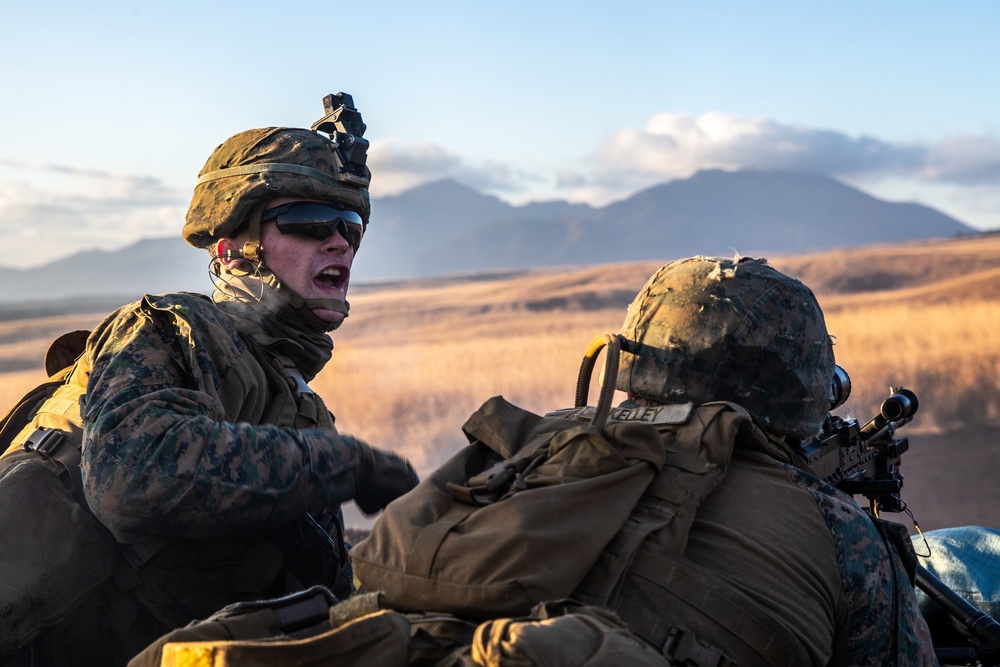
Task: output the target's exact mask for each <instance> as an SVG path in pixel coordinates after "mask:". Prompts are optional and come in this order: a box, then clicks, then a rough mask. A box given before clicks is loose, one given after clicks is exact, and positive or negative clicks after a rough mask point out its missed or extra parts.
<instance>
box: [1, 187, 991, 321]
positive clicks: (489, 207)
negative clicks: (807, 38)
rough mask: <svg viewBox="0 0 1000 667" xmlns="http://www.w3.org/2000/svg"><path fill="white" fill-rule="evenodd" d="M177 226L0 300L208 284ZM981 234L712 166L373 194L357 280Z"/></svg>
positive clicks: (31, 273)
mask: <svg viewBox="0 0 1000 667" xmlns="http://www.w3.org/2000/svg"><path fill="white" fill-rule="evenodd" d="M179 230H180V223H179V222H178V234H177V236H176V237H173V238H161V239H146V240H142V241H139V242H138V243H135V244H133V245H131V246H129V247H127V248H124V249H122V250H119V251H117V252H102V251H89V252H83V253H79V254H77V255H73V256H71V257H69V258H66V259H62V260H58V261H55V262H52V263H50V264H47V265H45V266H43V267H39V268H35V269H25V270H15V269H0V284H3V285H4V288H3V290H2V291H0V304H3V303H6V304H10V303H13V302H36V303H37V301H38V300H48V299H58V298H66V297H78V296H98V295H119V294H123V295H138V294H141V293H143V292H163V291H174V290H188V291H198V292H207V291H209V290H210V289H211V288H210V282H209V277H208V273H207V271H208V255H207V253H205V252H204V251H199V250H195V249H194V248H191V247H189V246H187V245H186V244H185V243H184V242H183V241H182V240H181V239H180V231H179ZM972 233H975V230H973V229H972V228H970V227H968V226H967V225H964V224H962V223H961V222H959V221H958V220H955V219H954V218H951V217H949V216H947V215H944V214H943V213H940V212H938V211H936V210H934V209H932V208H928V207H926V206H921V205H919V204H895V203H889V202H885V201H881V200H879V199H875V198H874V197H871V196H869V195H867V194H864V193H863V192H861V191H859V190H857V189H855V188H852V187H849V186H847V185H844V184H843V183H840V182H839V181H836V180H834V179H832V178H829V177H826V176H818V175H814V174H802V173H790V172H757V171H742V172H724V171H717V170H716V171H703V172H699V173H697V174H695V175H694V176H692V177H691V178H689V179H685V180H678V181H672V182H670V183H666V184H664V185H659V186H656V187H653V188H650V189H648V190H644V191H642V192H639V193H638V194H636V195H633V196H632V197H629V198H628V199H625V200H623V201H620V202H616V203H613V204H610V205H608V206H605V207H603V208H593V207H591V206H587V205H584V204H570V203H567V202H561V201H554V202H545V203H536V204H527V205H525V206H517V207H515V206H510V205H508V204H506V203H504V202H502V201H500V200H499V199H497V198H496V197H492V196H487V195H482V194H480V193H478V192H476V191H475V190H472V189H471V188H468V187H465V186H463V185H460V184H459V183H456V182H454V181H447V180H446V181H438V182H435V183H431V184H428V185H423V186H420V187H417V188H414V189H412V190H409V191H407V192H405V193H403V194H400V195H398V196H394V197H386V198H382V199H376V200H375V201H374V203H373V206H372V222H371V225H370V226H369V227H368V233H367V234H366V236H365V241H364V243H363V244H362V246H361V250H360V251H359V253H358V257H357V260H356V262H355V267H354V270H353V272H352V283H353V284H354V285H357V284H358V283H359V282H363V281H378V280H386V279H393V278H407V277H418V276H419V277H424V276H432V275H441V274H447V273H456V272H474V271H479V270H489V269H501V268H528V267H536V266H537V267H542V266H560V265H590V264H601V263H608V262H624V261H632V260H662V261H667V260H670V259H676V258H680V257H687V256H690V255H732V254H734V253H736V252H738V253H741V254H753V255H765V256H766V255H767V254H769V253H776V252H800V251H812V250H826V249H830V248H838V247H849V246H857V245H865V244H871V243H892V242H900V241H909V240H916V239H924V238H935V237H949V236H955V235H959V234H972ZM129 298H132V297H131V296H130V297H129ZM62 312H66V311H65V310H63V311H62Z"/></svg>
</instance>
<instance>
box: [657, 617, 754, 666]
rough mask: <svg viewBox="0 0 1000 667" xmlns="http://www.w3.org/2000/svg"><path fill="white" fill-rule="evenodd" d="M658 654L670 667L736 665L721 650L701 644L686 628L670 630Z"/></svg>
mask: <svg viewBox="0 0 1000 667" xmlns="http://www.w3.org/2000/svg"><path fill="white" fill-rule="evenodd" d="M660 652H661V653H662V654H663V656H664V657H665V658H667V659H668V660H669V661H670V664H671V665H677V666H678V667H735V666H736V663H735V662H733V660H732V659H731V658H730V657H729V656H727V655H726V654H725V653H723V652H722V650H721V649H718V648H716V647H714V646H708V645H706V644H703V643H702V642H701V641H699V640H698V638H697V637H696V636H695V634H694V633H693V632H691V631H690V630H688V629H686V628H678V627H674V628H671V629H670V634H669V635H667V641H665V642H663V648H662V649H661V651H660Z"/></svg>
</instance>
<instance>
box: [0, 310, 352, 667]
mask: <svg viewBox="0 0 1000 667" xmlns="http://www.w3.org/2000/svg"><path fill="white" fill-rule="evenodd" d="M164 298H165V297H153V299H159V300H162V299H164ZM149 299H150V298H149V297H147V301H146V302H145V306H147V307H149V306H152V307H154V308H156V306H155V305H154V303H153V301H150V300H149ZM162 305H163V304H161V306H162ZM157 310H160V311H161V312H165V313H167V314H168V316H170V315H169V313H170V310H169V305H167V307H160V308H157ZM86 333H87V332H74V334H72V336H70V337H68V338H67V337H63V338H60V339H59V340H57V341H56V343H54V344H53V346H52V348H51V349H50V352H49V353H48V354H47V356H46V370H48V371H49V372H50V374H51V373H53V370H52V369H53V368H54V367H58V366H59V363H60V362H65V361H66V359H67V358H69V359H73V358H74V357H75V358H76V359H77V360H76V362H75V363H73V364H72V365H70V366H69V367H67V368H63V369H62V370H61V371H58V372H56V373H55V375H53V376H52V377H50V380H49V381H48V382H47V383H45V384H43V385H42V386H41V387H39V389H38V390H36V391H35V392H32V393H31V394H29V396H33V398H34V400H33V401H31V400H29V401H26V402H22V404H20V405H19V406H15V408H14V409H13V410H12V411H11V414H10V415H9V416H8V419H7V425H8V426H10V427H11V428H5V429H4V430H3V431H2V432H0V443H2V445H3V446H5V447H6V452H5V453H4V455H3V457H2V459H0V491H2V495H3V497H4V502H3V503H0V531H2V532H3V534H4V535H6V536H8V537H7V538H6V539H5V540H3V544H2V546H0V555H2V556H3V557H2V558H0V600H3V603H2V605H0V656H2V655H4V654H5V653H7V652H10V651H13V650H15V649H17V648H19V647H21V646H24V645H25V644H27V643H29V642H31V641H32V640H34V639H35V638H36V637H38V636H39V635H42V634H43V633H44V637H43V639H41V640H39V642H36V646H35V647H34V650H35V658H36V660H38V661H39V663H40V664H66V665H69V664H75V663H74V660H76V661H79V660H82V661H83V662H81V663H80V664H97V663H100V664H112V663H120V664H124V661H125V660H126V659H127V658H128V657H129V656H130V655H132V654H134V653H136V652H138V651H139V650H141V649H142V647H144V646H145V645H147V644H148V643H149V642H151V641H153V640H154V639H155V638H156V637H158V636H160V635H162V634H163V633H164V632H166V631H168V630H170V629H172V628H175V627H179V626H183V625H185V624H187V623H188V622H190V621H191V620H192V619H195V618H204V617H207V616H208V615H209V614H211V613H213V612H214V611H216V610H218V609H219V608H221V607H223V606H225V605H227V604H230V603H232V602H234V601H238V600H244V599H260V598H264V597H273V596H276V595H281V594H284V593H287V592H289V591H293V590H299V589H301V588H303V587H304V586H308V585H312V584H314V583H318V582H319V581H323V582H325V583H326V584H327V585H328V586H330V587H331V588H332V589H334V590H335V592H336V593H337V594H338V595H341V596H345V597H346V595H348V594H349V593H350V590H351V582H349V581H343V580H340V581H338V580H337V579H336V577H337V574H338V573H339V571H340V566H341V562H342V561H346V552H344V551H343V539H342V538H343V535H342V533H341V532H339V531H342V526H341V524H340V519H339V517H325V518H321V521H323V523H324V526H323V527H321V526H320V525H319V524H318V523H317V522H316V521H314V520H313V519H312V518H311V517H308V516H306V517H303V519H302V520H301V521H299V522H297V523H294V524H292V525H289V526H285V527H283V528H281V529H278V530H276V531H272V532H270V533H268V534H258V535H253V536H251V537H248V538H246V539H225V540H211V541H195V540H184V539H170V540H168V539H150V540H145V541H142V542H139V543H134V544H128V545H125V544H119V543H117V542H116V541H115V539H114V537H113V536H112V535H111V533H110V531H108V530H107V529H106V528H105V527H104V526H103V525H102V524H101V523H100V522H99V521H98V520H97V519H96V518H95V517H94V516H93V515H92V514H91V512H90V510H89V508H88V507H87V505H86V500H85V498H84V497H83V491H82V482H81V480H80V446H81V442H82V435H83V424H82V420H81V418H80V407H79V399H80V397H81V396H82V395H83V394H84V393H85V391H86V384H87V376H88V374H89V361H88V359H87V357H86V355H83V354H82V351H83V344H84V342H85V340H86ZM249 347H250V349H251V351H252V352H253V357H249V355H247V356H246V357H245V358H244V363H246V364H254V365H257V366H259V369H258V370H257V374H258V375H259V374H261V373H262V374H263V376H264V377H266V385H267V388H266V391H267V393H268V397H267V401H266V405H265V406H264V409H263V414H262V415H261V417H260V419H259V421H258V423H269V424H275V425H279V426H294V427H299V428H301V427H315V426H320V427H326V428H331V427H332V426H333V418H332V415H331V414H330V413H329V411H328V410H327V409H326V407H325V406H324V405H323V402H322V400H321V399H320V398H319V396H317V395H315V394H313V393H312V392H311V390H309V388H308V386H307V385H306V384H305V382H304V380H303V378H302V376H301V374H300V373H298V371H297V370H296V369H295V367H294V364H292V363H291V361H290V360H288V359H286V358H284V357H281V356H280V355H278V354H275V353H273V352H272V351H268V350H264V349H261V348H259V347H257V346H254V345H253V344H249ZM227 377H232V375H230V376H227ZM234 389H235V388H234ZM222 391H223V392H225V391H227V389H226V387H223V389H222ZM39 399H44V402H42V403H41V405H40V406H39V405H38V400H39ZM29 417H30V418H31V421H30V423H28V424H27V425H25V426H24V427H23V428H22V429H21V430H20V432H17V433H16V434H15V433H13V431H14V426H15V425H20V424H24V423H25V421H26V420H27V419H28V418H29ZM330 526H333V527H334V528H336V530H337V531H338V534H336V535H335V536H334V537H333V538H332V539H331V536H330V534H329V532H327V530H328V528H329V527H330ZM29 527H30V529H29ZM15 535H16V536H17V538H16V539H13V538H12V537H11V536H15ZM279 545H280V546H279ZM289 559H294V563H293V562H292V561H290V560H289ZM289 567H291V568H292V569H291V570H290V569H289ZM293 570H294V571H293ZM220 574H221V575H224V576H220ZM297 575H298V576H297ZM313 579H315V580H313ZM109 621H113V622H121V623H124V624H125V625H123V626H121V627H115V626H114V623H110V624H109ZM96 637H105V638H106V639H107V641H106V642H103V643H105V644H107V646H106V650H107V654H106V655H103V656H95V655H81V654H80V652H79V651H78V650H77V648H76V647H78V646H94V645H95V644H100V643H102V642H101V641H99V640H98V641H95V638H96Z"/></svg>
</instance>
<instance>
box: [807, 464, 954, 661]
mask: <svg viewBox="0 0 1000 667" xmlns="http://www.w3.org/2000/svg"><path fill="white" fill-rule="evenodd" d="M802 475H803V476H804V477H807V478H808V479H809V480H810V486H812V487H813V488H814V490H815V491H817V494H816V495H817V498H818V501H819V505H820V509H821V511H822V512H823V514H824V516H825V517H826V520H827V524H828V525H829V527H830V532H831V533H832V534H833V538H834V543H835V544H836V548H837V562H838V567H839V568H840V576H841V581H842V584H843V588H844V593H845V595H846V599H847V607H848V609H847V618H846V623H847V627H846V628H842V629H840V633H839V634H841V635H842V636H843V635H846V647H842V648H843V649H844V650H845V652H846V654H847V655H846V659H845V662H843V663H841V664H848V665H859V666H860V665H870V666H871V667H886V666H890V665H892V666H896V667H910V666H927V665H936V664H937V660H936V658H935V656H934V648H933V645H932V642H931V637H930V631H929V630H928V628H927V623H926V622H925V621H924V618H923V616H922V615H921V614H920V611H919V608H918V607H917V602H916V595H915V593H914V590H913V586H912V584H911V582H910V579H909V576H908V575H907V572H906V570H905V568H904V566H903V562H902V560H901V558H900V556H899V553H898V552H897V550H896V548H895V546H894V545H893V543H892V542H891V541H889V540H888V539H887V538H886V536H885V535H884V534H883V532H882V531H880V530H879V529H878V528H877V527H876V525H875V524H874V523H873V521H872V519H871V517H870V516H869V514H868V513H867V512H866V511H865V510H863V509H861V508H860V507H858V505H857V504H856V503H854V501H853V500H852V499H851V498H850V497H848V496H845V495H844V494H842V493H840V492H839V491H837V490H836V489H834V488H833V487H832V486H829V485H827V484H825V483H823V482H820V481H819V480H817V479H816V478H815V477H812V476H811V475H805V474H804V473H802ZM835 661H836V660H835Z"/></svg>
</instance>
